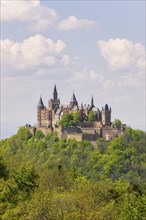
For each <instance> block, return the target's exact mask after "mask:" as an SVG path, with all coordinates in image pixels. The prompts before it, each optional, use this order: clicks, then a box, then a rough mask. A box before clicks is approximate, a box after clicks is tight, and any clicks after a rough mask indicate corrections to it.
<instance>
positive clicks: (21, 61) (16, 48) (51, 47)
mask: <svg viewBox="0 0 146 220" xmlns="http://www.w3.org/2000/svg"><path fill="white" fill-rule="evenodd" d="M65 48H66V44H65V43H64V42H63V41H62V40H60V39H59V40H57V41H56V42H55V41H53V40H52V39H50V38H46V37H44V36H42V35H40V34H37V35H34V36H31V37H29V38H28V39H25V40H24V41H22V42H14V41H12V40H10V39H6V40H1V61H2V66H3V68H8V67H9V68H16V69H27V68H33V67H39V66H52V65H54V64H56V63H57V61H58V62H60V61H61V60H62V53H63V52H64V50H65Z"/></svg>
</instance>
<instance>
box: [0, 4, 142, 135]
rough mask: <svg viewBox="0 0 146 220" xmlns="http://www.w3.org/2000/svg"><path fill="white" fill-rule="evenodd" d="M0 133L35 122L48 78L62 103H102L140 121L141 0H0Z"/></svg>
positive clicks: (115, 114)
mask: <svg viewBox="0 0 146 220" xmlns="http://www.w3.org/2000/svg"><path fill="white" fill-rule="evenodd" d="M0 10H1V36H0V37H1V40H0V41H1V59H0V61H1V78H0V79H1V124H0V125H1V138H6V137H9V136H11V135H13V134H15V133H16V132H17V130H18V128H19V127H20V126H23V125H25V124H26V123H28V124H31V125H35V124H36V116H37V115H36V108H37V103H38V101H39V97H40V96H42V99H43V102H44V104H45V106H48V100H49V99H51V98H52V93H53V88H54V84H56V86H57V90H58V96H59V98H60V100H61V103H63V104H68V103H69V101H70V99H71V96H72V93H73V91H75V95H76V98H77V100H78V103H79V104H81V103H84V104H89V103H91V97H92V95H93V97H94V104H95V106H96V107H98V108H99V109H101V108H102V106H104V105H105V104H108V105H109V106H111V108H112V121H114V119H116V118H118V119H120V120H121V121H122V123H125V124H126V125H127V126H130V127H132V128H134V129H141V130H146V126H145V39H146V36H145V1H144V0H140V1H139V0H137V1H136V0H134V1H132V0H130V1H128V0H127V1H124V0H122V1H110V0H107V1H98V0H96V1H61V0H58V1H47V0H45V1H40V0H19V1H18V0H1V5H0Z"/></svg>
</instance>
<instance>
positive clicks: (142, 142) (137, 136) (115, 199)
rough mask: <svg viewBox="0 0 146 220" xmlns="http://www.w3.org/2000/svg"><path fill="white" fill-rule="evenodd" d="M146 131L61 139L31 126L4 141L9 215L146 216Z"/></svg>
mask: <svg viewBox="0 0 146 220" xmlns="http://www.w3.org/2000/svg"><path fill="white" fill-rule="evenodd" d="M145 158H146V133H145V132H143V131H140V130H133V129H132V128H127V129H126V130H125V132H124V134H122V135H120V136H119V137H117V138H115V139H114V140H112V141H109V142H107V141H105V140H104V139H103V138H99V139H98V140H97V142H96V144H95V145H92V144H91V142H89V141H80V142H78V141H76V140H70V139H64V140H63V139H61V140H58V137H57V135H56V133H51V134H47V135H45V136H44V135H43V133H42V132H41V131H36V133H35V136H32V134H31V133H30V132H29V129H28V128H26V127H21V128H19V130H18V132H17V134H16V135H14V136H12V137H10V138H7V139H5V140H2V141H0V218H1V219H3V220H14V219H15V220H16V219H20V220H27V219H28V220H96V219H98V220H104V219H105V220H107V219H108V220H129V219H134V220H139V219H141V220H144V219H146V217H145V216H146V181H145V177H146V160H145Z"/></svg>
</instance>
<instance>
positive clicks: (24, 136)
mask: <svg viewBox="0 0 146 220" xmlns="http://www.w3.org/2000/svg"><path fill="white" fill-rule="evenodd" d="M17 137H18V138H19V139H21V140H22V141H24V140H28V139H30V138H31V137H32V134H31V132H30V131H29V128H28V127H25V126H22V127H20V128H19V130H18V132H17Z"/></svg>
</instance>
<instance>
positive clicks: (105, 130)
mask: <svg viewBox="0 0 146 220" xmlns="http://www.w3.org/2000/svg"><path fill="white" fill-rule="evenodd" d="M76 112H78V113H79V114H80V116H81V120H80V122H79V123H78V125H77V126H73V127H71V126H70V127H62V126H59V121H60V120H61V119H62V117H63V116H64V115H65V114H67V113H76ZM90 112H92V113H93V115H94V120H92V121H89V120H88V115H89V113H90ZM37 128H38V129H40V130H42V131H43V132H44V133H47V132H51V131H53V130H55V131H57V132H58V136H59V138H75V139H77V140H83V139H86V140H91V141H95V140H96V139H97V138H98V137H105V138H106V139H107V140H110V139H112V138H113V137H115V136H116V135H118V134H119V133H121V132H123V129H124V126H122V127H121V128H118V129H117V128H114V127H113V124H112V122H111V107H109V106H108V104H106V105H105V106H104V107H102V110H99V109H98V108H95V106H94V99H93V97H92V98H91V103H90V104H88V105H83V104H81V105H80V106H79V103H78V101H77V99H76V96H75V93H74V92H73V95H72V98H71V100H70V102H69V103H68V105H67V106H63V105H61V103H60V99H59V98H58V92H57V88H56V85H55V86H54V91H53V98H52V99H50V100H49V102H48V107H46V106H45V105H44V103H43V100H42V97H40V99H39V102H38V105H37Z"/></svg>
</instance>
